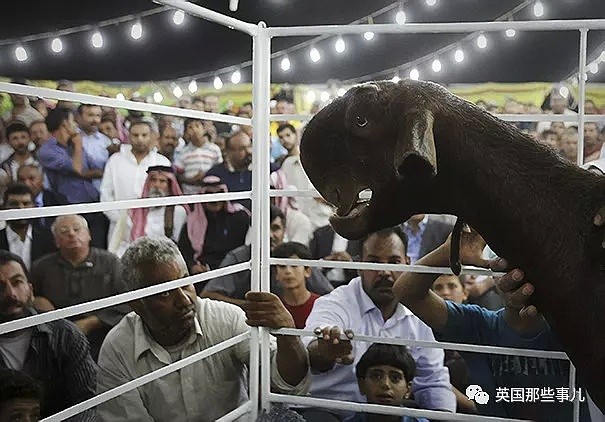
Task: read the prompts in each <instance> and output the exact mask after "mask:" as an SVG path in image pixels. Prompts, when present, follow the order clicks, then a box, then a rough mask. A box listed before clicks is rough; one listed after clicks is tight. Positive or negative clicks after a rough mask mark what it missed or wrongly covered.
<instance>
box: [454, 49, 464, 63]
mask: <svg viewBox="0 0 605 422" xmlns="http://www.w3.org/2000/svg"><path fill="white" fill-rule="evenodd" d="M454 60H456V63H462V62H463V61H464V51H463V50H462V49H461V48H459V49H457V50H456V51H455V52H454Z"/></svg>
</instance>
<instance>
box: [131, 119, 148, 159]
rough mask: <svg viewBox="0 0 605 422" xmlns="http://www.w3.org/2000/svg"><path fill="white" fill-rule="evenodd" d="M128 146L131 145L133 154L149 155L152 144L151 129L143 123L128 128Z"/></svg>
mask: <svg viewBox="0 0 605 422" xmlns="http://www.w3.org/2000/svg"><path fill="white" fill-rule="evenodd" d="M130 144H131V145H132V152H133V153H135V154H141V155H143V154H144V155H147V154H149V151H151V145H152V144H153V138H152V137H151V127H149V125H148V124H145V123H138V124H136V125H132V126H130Z"/></svg>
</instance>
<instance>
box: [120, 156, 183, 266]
mask: <svg viewBox="0 0 605 422" xmlns="http://www.w3.org/2000/svg"><path fill="white" fill-rule="evenodd" d="M182 194H183V192H182V191H181V188H180V187H179V184H178V182H177V179H176V177H175V175H174V171H173V169H172V167H170V166H150V167H149V168H148V169H147V179H146V180H145V184H144V185H143V193H142V195H141V198H163V197H166V196H180V195H182ZM188 210H189V208H188V205H169V206H159V207H151V208H136V209H133V210H131V211H130V218H129V219H128V220H127V221H126V222H125V224H124V225H123V226H120V225H118V226H117V229H116V230H119V232H116V235H119V238H120V239H121V241H120V244H119V246H118V247H117V250H116V255H117V256H118V257H121V256H122V255H123V254H124V252H125V251H126V249H127V248H128V246H129V245H130V243H131V242H132V241H133V240H135V239H137V238H139V237H142V236H150V237H154V236H155V237H157V236H166V237H169V238H170V239H172V240H174V241H175V242H177V241H178V240H179V236H180V233H181V230H182V228H183V226H184V224H185V222H186V221H187V211H188ZM110 247H112V245H110Z"/></svg>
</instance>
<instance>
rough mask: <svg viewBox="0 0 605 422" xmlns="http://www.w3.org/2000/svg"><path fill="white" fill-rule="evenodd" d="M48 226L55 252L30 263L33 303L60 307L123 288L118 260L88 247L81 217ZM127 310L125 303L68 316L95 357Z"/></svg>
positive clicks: (73, 216)
mask: <svg viewBox="0 0 605 422" xmlns="http://www.w3.org/2000/svg"><path fill="white" fill-rule="evenodd" d="M51 229H52V233H53V236H54V238H55V243H56V245H57V248H58V249H59V251H58V252H57V253H54V254H49V255H46V256H44V257H43V258H40V259H39V260H37V261H36V262H34V264H33V265H32V271H31V282H32V284H33V286H34V291H35V294H36V305H38V304H39V303H41V302H44V303H45V304H47V303H48V301H49V302H50V304H51V305H52V307H53V308H64V307H67V306H71V305H77V304H79V303H84V302H89V301H91V300H95V299H101V298H103V297H108V296H112V295H116V294H118V293H123V292H124V291H125V287H123V283H122V267H121V264H120V261H119V260H118V258H117V257H116V256H115V255H113V254H111V253H109V252H107V251H105V250H103V249H98V248H94V247H91V246H90V232H89V231H88V224H87V223H86V220H85V219H84V218H83V217H81V216H79V215H62V216H60V217H57V219H56V220H55V222H54V223H53V225H52V227H51ZM39 308H42V306H39ZM127 312H128V308H127V306H126V305H119V306H115V307H112V308H105V309H100V310H98V311H95V312H92V313H90V314H84V315H78V316H76V317H74V318H73V319H72V320H73V322H75V324H76V325H77V326H78V327H79V328H80V329H81V330H82V332H83V333H84V334H86V336H87V337H88V340H89V342H90V347H91V354H92V356H93V358H95V359H96V357H97V356H98V354H99V349H100V348H101V344H102V343H103V339H104V338H105V336H106V335H107V333H108V332H109V330H110V329H111V327H113V326H114V325H116V324H117V323H118V322H119V321H120V319H122V317H123V316H124V315H125V314H126V313H127Z"/></svg>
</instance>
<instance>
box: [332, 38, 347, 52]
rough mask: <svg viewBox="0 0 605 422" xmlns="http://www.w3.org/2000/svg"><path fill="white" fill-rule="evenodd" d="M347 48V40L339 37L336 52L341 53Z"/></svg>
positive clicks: (335, 46) (335, 47) (335, 45)
mask: <svg viewBox="0 0 605 422" xmlns="http://www.w3.org/2000/svg"><path fill="white" fill-rule="evenodd" d="M346 48H347V46H346V44H345V40H343V39H342V37H338V39H337V40H336V42H335V43H334V49H335V50H336V52H337V53H339V54H340V53H344V51H345V49H346Z"/></svg>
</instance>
